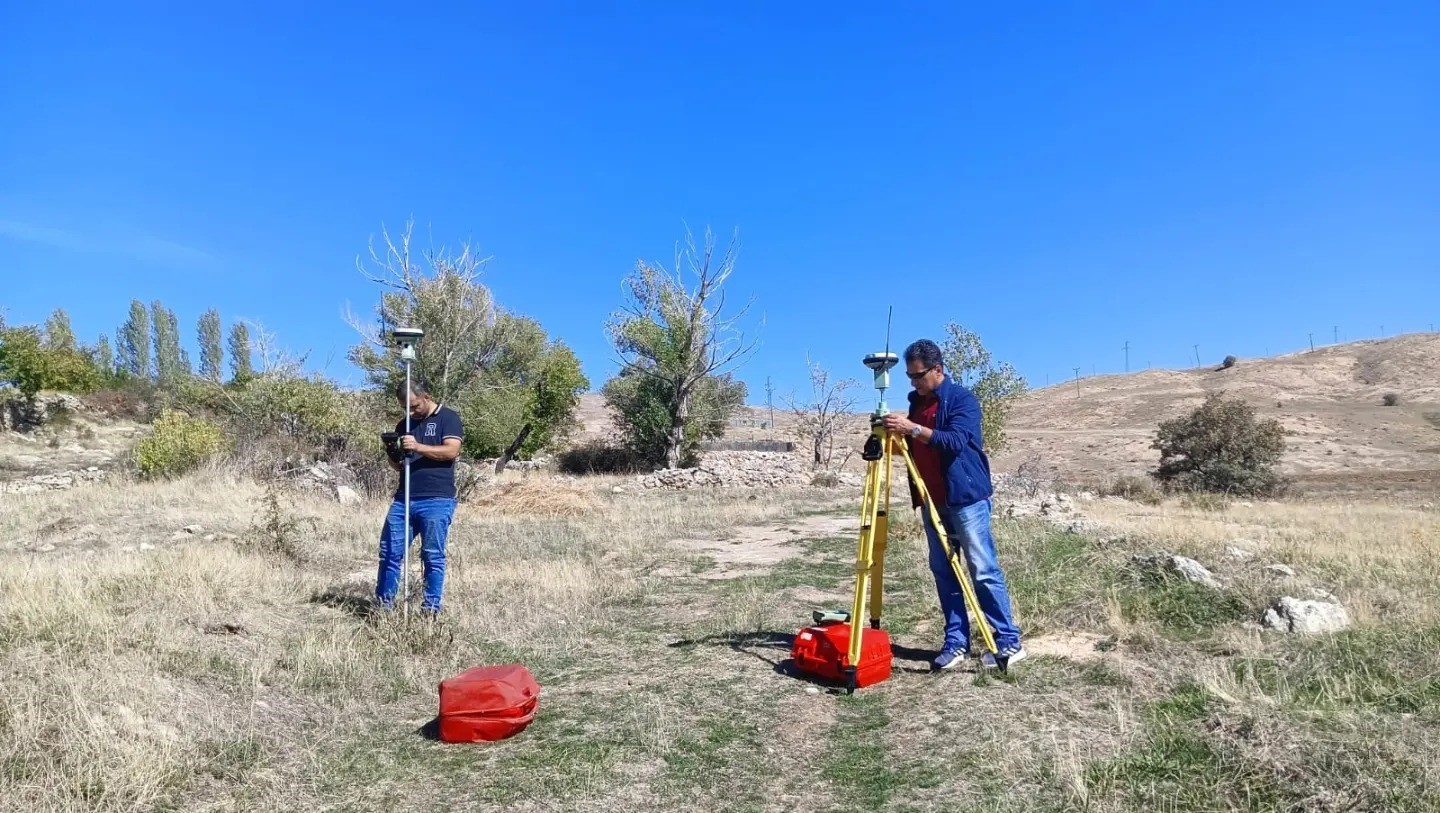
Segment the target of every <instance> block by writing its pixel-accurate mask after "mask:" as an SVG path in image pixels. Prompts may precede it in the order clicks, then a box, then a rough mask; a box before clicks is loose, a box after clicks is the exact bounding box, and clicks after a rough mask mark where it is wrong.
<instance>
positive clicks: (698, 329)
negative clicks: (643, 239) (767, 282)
mask: <svg viewBox="0 0 1440 813" xmlns="http://www.w3.org/2000/svg"><path fill="white" fill-rule="evenodd" d="M737 249H738V238H732V240H731V242H730V245H729V246H727V247H726V249H725V251H724V253H723V254H719V255H718V256H717V254H716V249H715V235H714V233H713V232H712V231H710V229H709V228H706V229H705V238H704V244H703V246H697V245H696V244H695V237H694V235H693V234H692V233H691V232H690V230H689V229H686V230H685V241H684V243H683V245H682V244H679V243H677V244H676V249H675V261H674V266H673V269H668V270H667V269H666V268H664V267H663V266H659V265H653V264H651V263H648V262H646V261H644V260H640V261H639V262H637V263H636V264H635V270H634V271H633V272H632V273H631V274H630V275H629V276H628V277H626V279H625V283H624V287H625V293H626V301H625V303H624V304H623V305H622V306H621V308H620V310H618V311H616V312H615V313H614V314H613V315H612V316H611V318H610V322H609V324H608V325H607V330H608V332H609V334H610V340H611V342H612V343H613V344H614V346H615V352H616V355H617V356H618V357H619V361H620V363H621V364H622V365H623V370H622V375H640V376H644V377H646V378H649V379H652V380H653V381H655V382H656V383H657V384H658V385H660V386H661V387H662V388H663V389H664V391H665V395H666V404H665V411H666V417H667V418H668V420H669V431H668V432H666V433H665V436H664V441H665V449H664V457H665V465H666V466H668V467H672V468H673V467H676V466H678V465H679V464H680V459H681V456H682V453H683V449H684V447H685V439H686V438H685V427H686V424H687V423H688V422H689V418H690V408H691V399H692V397H693V396H694V394H695V391H696V388H697V387H698V386H699V385H700V383H701V382H702V381H705V380H706V379H707V378H709V377H711V376H716V375H720V374H723V373H725V372H727V371H729V370H731V369H733V368H734V367H735V366H736V365H738V364H739V363H740V362H741V361H742V360H744V359H745V358H746V357H747V356H749V355H750V353H751V352H753V351H754V349H755V342H753V341H746V339H745V335H744V333H743V332H742V331H741V330H740V329H739V327H738V324H739V320H740V319H741V318H742V317H743V316H744V315H745V313H746V311H747V310H748V309H749V308H748V306H747V307H744V308H741V309H740V310H739V312H737V313H735V314H734V315H726V314H725V313H724V311H725V305H726V294H725V289H724V288H725V283H726V281H728V280H729V279H730V275H731V274H732V273H734V271H735V256H736V251H737ZM687 272H688V273H687ZM687 276H688V278H689V279H688V280H687Z"/></svg>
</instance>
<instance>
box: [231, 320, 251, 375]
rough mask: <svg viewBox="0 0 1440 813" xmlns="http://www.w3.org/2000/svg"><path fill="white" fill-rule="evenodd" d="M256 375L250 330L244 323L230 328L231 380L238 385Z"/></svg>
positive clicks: (237, 323) (238, 323)
mask: <svg viewBox="0 0 1440 813" xmlns="http://www.w3.org/2000/svg"><path fill="white" fill-rule="evenodd" d="M254 375H255V367H254V366H253V365H252V363H251V359H250V328H249V327H247V326H246V325H245V323H244V322H236V323H235V324H233V325H231V326H230V380H231V381H234V382H236V383H238V384H243V383H245V382H246V381H249V380H250V379H251V378H253V377H254Z"/></svg>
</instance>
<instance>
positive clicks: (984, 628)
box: [900, 445, 1000, 655]
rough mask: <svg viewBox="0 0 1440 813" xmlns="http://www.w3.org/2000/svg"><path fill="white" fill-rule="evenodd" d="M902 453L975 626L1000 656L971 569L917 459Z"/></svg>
mask: <svg viewBox="0 0 1440 813" xmlns="http://www.w3.org/2000/svg"><path fill="white" fill-rule="evenodd" d="M900 453H901V454H903V455H904V456H905V469H906V471H908V472H909V473H910V482H912V483H914V484H915V488H916V490H918V491H919V492H920V502H921V503H923V504H924V506H925V510H926V511H928V512H929V513H930V522H931V524H932V525H934V526H935V533H936V535H937V536H939V537H940V546H941V547H942V548H943V549H944V551H945V558H946V559H948V560H949V562H950V567H951V568H952V569H953V570H954V571H955V577H956V578H957V579H959V580H960V592H961V593H964V594H965V606H966V607H968V608H970V614H971V615H972V616H974V617H975V626H977V627H979V628H980V637H981V638H982V639H983V640H984V641H985V648H986V649H988V650H990V654H992V655H998V654H999V652H1000V650H999V648H998V647H996V646H995V634H994V632H992V631H991V630H990V622H988V621H986V620H985V614H984V613H983V612H981V611H980V602H979V601H978V600H977V599H976V598H975V585H974V584H972V583H971V582H970V568H969V567H967V566H966V563H965V562H964V561H963V558H962V554H961V553H960V552H959V551H957V550H956V549H955V547H954V546H953V545H951V544H950V536H949V534H947V533H945V524H944V523H943V522H941V521H940V512H939V511H937V510H936V509H935V502H934V500H932V499H931V498H930V493H929V492H928V491H927V490H926V489H925V481H924V479H922V478H921V477H920V471H919V470H918V469H917V468H915V459H914V458H912V457H911V456H910V449H909V448H908V447H906V446H903V445H902V446H901V447H900Z"/></svg>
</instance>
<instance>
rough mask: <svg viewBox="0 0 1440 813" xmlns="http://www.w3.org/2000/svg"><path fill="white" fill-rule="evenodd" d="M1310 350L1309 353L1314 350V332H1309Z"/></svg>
mask: <svg viewBox="0 0 1440 813" xmlns="http://www.w3.org/2000/svg"><path fill="white" fill-rule="evenodd" d="M1310 352H1311V353H1314V352H1315V334H1314V333H1311V334H1310Z"/></svg>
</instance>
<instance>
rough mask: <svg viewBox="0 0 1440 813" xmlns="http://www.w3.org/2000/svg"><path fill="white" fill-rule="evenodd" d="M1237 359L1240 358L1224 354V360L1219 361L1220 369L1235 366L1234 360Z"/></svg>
mask: <svg viewBox="0 0 1440 813" xmlns="http://www.w3.org/2000/svg"><path fill="white" fill-rule="evenodd" d="M1239 360H1240V359H1237V358H1235V357H1234V356H1226V357H1225V360H1224V361H1222V362H1220V369H1222V370H1228V369H1230V368H1231V367H1234V366H1235V362H1237V361H1239Z"/></svg>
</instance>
